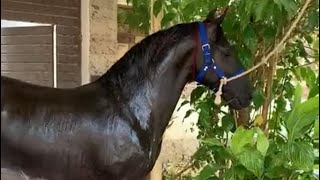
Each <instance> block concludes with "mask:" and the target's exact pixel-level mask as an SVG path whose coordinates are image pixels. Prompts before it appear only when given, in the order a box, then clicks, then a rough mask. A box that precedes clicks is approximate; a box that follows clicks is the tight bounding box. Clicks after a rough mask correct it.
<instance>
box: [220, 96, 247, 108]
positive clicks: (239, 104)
mask: <svg viewBox="0 0 320 180" xmlns="http://www.w3.org/2000/svg"><path fill="white" fill-rule="evenodd" d="M250 102H251V101H250V100H245V101H241V100H240V99H239V98H237V97H235V98H232V99H230V100H228V101H227V102H226V105H229V107H230V108H232V109H234V110H241V109H243V108H246V107H248V106H249V105H250Z"/></svg>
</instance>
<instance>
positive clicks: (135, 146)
mask: <svg viewBox="0 0 320 180" xmlns="http://www.w3.org/2000/svg"><path fill="white" fill-rule="evenodd" d="M93 137H94V138H93V140H92V142H95V143H94V146H95V147H96V151H95V152H94V153H95V154H96V155H97V160H98V162H96V163H97V165H98V166H99V165H100V167H101V169H105V170H106V171H108V172H111V173H112V174H119V175H124V176H127V175H128V176H129V175H130V176H131V175H141V174H144V173H146V172H147V171H148V170H149V169H150V166H152V163H153V162H152V153H151V150H150V148H149V147H145V144H144V143H143V141H145V140H143V139H141V137H140V136H139V133H138V132H137V131H136V130H133V128H132V127H131V126H129V124H128V123H126V122H125V121H121V120H120V121H117V123H115V124H112V125H108V126H105V127H104V128H103V130H101V131H100V132H99V133H98V134H96V135H95V136H93Z"/></svg>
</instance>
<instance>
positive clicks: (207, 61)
mask: <svg viewBox="0 0 320 180" xmlns="http://www.w3.org/2000/svg"><path fill="white" fill-rule="evenodd" d="M199 34H200V40H201V49H202V53H203V59H204V64H203V66H202V68H200V71H199V72H198V73H197V75H196V77H195V80H196V81H197V82H198V83H202V82H203V79H204V76H205V74H206V72H207V71H208V69H213V70H214V72H215V73H216V74H217V75H218V77H219V78H220V79H222V78H224V77H227V76H226V75H225V74H224V72H223V71H222V69H220V68H219V67H218V66H217V64H216V63H215V61H214V59H213V58H211V47H210V45H209V43H208V37H207V31H206V28H205V25H204V23H203V22H199ZM243 71H244V70H243V69H239V70H238V71H236V72H235V73H234V74H233V75H231V76H228V77H227V78H229V77H232V76H236V75H238V74H241V73H242V72H243ZM213 90H214V91H215V90H216V89H215V87H213Z"/></svg>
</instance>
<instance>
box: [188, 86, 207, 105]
mask: <svg viewBox="0 0 320 180" xmlns="http://www.w3.org/2000/svg"><path fill="white" fill-rule="evenodd" d="M205 90H206V89H205V88H204V87H203V86H198V87H196V88H195V89H194V90H193V91H192V92H191V95H190V103H191V104H194V103H195V102H196V100H198V99H199V98H200V97H201V96H202V94H203V93H204V92H205Z"/></svg>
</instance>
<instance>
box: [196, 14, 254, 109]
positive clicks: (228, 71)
mask: <svg viewBox="0 0 320 180" xmlns="http://www.w3.org/2000/svg"><path fill="white" fill-rule="evenodd" d="M225 14H226V10H224V11H223V12H222V13H217V11H216V10H213V11H211V12H210V13H209V15H208V16H207V19H206V20H205V22H204V23H203V29H204V31H202V32H201V23H200V24H199V26H198V31H197V32H198V34H197V35H196V36H195V37H196V38H195V39H196V41H197V44H198V48H196V49H197V50H198V52H197V54H198V58H197V59H196V63H195V64H196V66H195V69H196V70H195V78H196V80H197V81H198V82H200V83H201V84H203V85H205V86H208V87H210V88H211V89H215V90H217V89H218V86H219V83H220V79H221V78H223V77H227V78H228V77H232V76H234V75H237V74H239V73H240V72H241V70H243V67H242V65H241V63H240V62H239V60H238V58H237V57H236V56H235V54H234V53H233V50H232V49H231V46H230V44H229V42H228V41H227V39H226V37H225V36H224V33H223V31H222V28H221V23H222V21H223V19H224V16H225ZM235 31H237V30H236V29H235ZM204 34H205V35H206V36H207V37H205V35H204ZM205 39H207V44H206V42H205V41H206V40H205ZM208 52H209V53H210V55H205V54H208ZM205 56H208V57H205ZM239 70H240V71H239ZM222 98H223V99H224V100H225V101H226V102H227V103H228V105H230V107H231V108H233V109H237V110H238V109H241V108H245V107H247V106H249V104H250V102H251V99H252V89H251V85H250V81H249V78H248V76H243V77H240V78H238V79H235V80H233V81H230V82H228V83H227V84H226V85H224V86H223V89H222Z"/></svg>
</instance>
